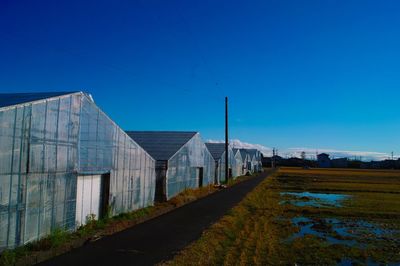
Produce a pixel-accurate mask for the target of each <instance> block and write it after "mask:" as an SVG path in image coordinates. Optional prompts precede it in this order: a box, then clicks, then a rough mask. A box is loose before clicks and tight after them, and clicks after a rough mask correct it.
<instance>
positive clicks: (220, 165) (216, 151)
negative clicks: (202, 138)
mask: <svg viewBox="0 0 400 266" xmlns="http://www.w3.org/2000/svg"><path fill="white" fill-rule="evenodd" d="M206 146H207V149H208V150H209V151H210V153H211V155H212V156H213V158H214V160H215V183H217V184H220V183H223V182H226V178H225V144H224V143H206ZM228 169H229V175H230V176H231V177H233V178H235V177H237V176H239V175H240V173H238V172H237V166H236V159H235V155H234V154H233V151H232V149H231V147H228Z"/></svg>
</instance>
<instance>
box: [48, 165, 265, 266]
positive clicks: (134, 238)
mask: <svg viewBox="0 0 400 266" xmlns="http://www.w3.org/2000/svg"><path fill="white" fill-rule="evenodd" d="M267 175H268V172H264V173H261V174H260V175H259V176H257V177H254V178H252V179H249V180H246V181H244V182H241V183H239V184H236V185H234V186H233V187H230V188H227V189H223V190H221V191H218V192H216V193H213V194H211V195H209V196H207V197H205V198H202V199H200V200H197V201H194V202H192V203H189V204H187V205H185V206H183V207H180V208H177V209H175V210H173V211H171V212H169V213H166V214H164V215H161V216H159V217H156V218H154V219H152V220H149V221H147V222H144V223H141V224H138V225H135V226H133V227H131V228H128V229H126V230H124V231H121V232H118V233H116V234H114V235H110V236H106V237H104V238H101V239H100V240H97V241H95V242H91V243H88V244H86V245H84V246H82V247H79V248H77V249H74V250H72V251H70V252H68V253H65V254H62V255H60V256H58V257H55V258H53V259H50V260H48V261H45V262H43V263H42V264H41V265H154V264H157V263H159V262H162V261H166V260H169V259H172V258H173V256H174V255H175V254H176V253H177V252H179V251H180V250H182V249H183V248H185V247H186V246H187V245H188V244H190V243H191V242H193V241H195V240H197V239H198V238H199V237H200V236H201V233H202V232H203V231H204V230H205V229H207V228H208V227H209V226H210V225H211V224H213V223H215V222H216V221H218V220H219V219H220V218H221V217H222V216H223V215H224V214H225V213H226V212H227V211H228V210H230V209H231V208H232V207H234V206H235V205H236V204H237V203H238V202H240V201H241V200H242V199H243V197H244V196H245V195H246V194H247V193H248V192H250V191H251V190H252V189H253V188H254V187H256V186H257V185H258V184H259V183H260V182H261V181H262V180H263V179H264V178H266V177H267Z"/></svg>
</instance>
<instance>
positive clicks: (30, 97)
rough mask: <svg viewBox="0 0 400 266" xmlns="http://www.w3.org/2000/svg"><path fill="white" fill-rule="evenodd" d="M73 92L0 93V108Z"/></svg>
mask: <svg viewBox="0 0 400 266" xmlns="http://www.w3.org/2000/svg"><path fill="white" fill-rule="evenodd" d="M71 93H75V92H29V93H0V108H1V107H6V106H12V105H17V104H23V103H28V102H33V101H38V100H44V99H47V98H52V97H57V96H62V95H67V94H71Z"/></svg>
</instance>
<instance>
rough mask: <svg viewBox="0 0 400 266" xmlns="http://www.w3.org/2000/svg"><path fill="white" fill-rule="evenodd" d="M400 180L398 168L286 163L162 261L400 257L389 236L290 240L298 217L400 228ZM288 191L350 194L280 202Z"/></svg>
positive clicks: (317, 261)
mask: <svg viewBox="0 0 400 266" xmlns="http://www.w3.org/2000/svg"><path fill="white" fill-rule="evenodd" d="M399 184H400V171H390V170H389V171H381V170H377V171H374V170H372V171H371V170H368V171H367V170H348V169H311V170H305V169H301V168H282V169H280V170H279V172H278V173H276V174H274V175H273V176H271V177H269V178H268V179H266V180H264V181H263V182H262V183H261V184H260V185H259V186H258V187H257V188H256V189H255V190H253V191H252V192H251V193H249V194H248V195H247V197H246V198H245V199H244V200H243V201H242V202H241V203H240V204H239V205H237V206H236V207H235V208H233V209H232V210H231V211H230V212H229V213H228V214H227V215H225V216H224V217H223V218H222V219H221V220H220V221H218V222H217V223H216V224H214V225H212V226H211V227H210V228H209V229H208V230H206V231H205V232H204V233H203V235H202V237H201V238H200V239H199V240H198V241H196V242H194V243H192V244H191V245H190V246H189V247H187V248H186V249H185V250H183V251H182V252H181V253H180V254H178V255H177V256H175V258H174V259H173V260H172V261H169V262H166V263H164V264H166V265H189V264H190V265H294V264H298V265H336V264H337V263H338V262H339V261H340V259H342V258H351V259H353V260H354V261H358V262H361V263H365V262H366V260H367V258H371V259H373V260H374V261H378V262H380V263H387V262H400V253H399V250H400V244H399V242H393V241H391V240H389V239H386V240H382V239H373V238H372V239H369V238H367V240H365V239H364V240H363V241H367V243H366V247H365V248H360V247H358V246H354V247H349V246H344V245H338V244H335V245H332V244H330V243H328V242H326V241H325V240H322V239H319V238H317V237H315V236H312V235H306V236H305V237H302V238H297V239H295V240H294V241H291V242H290V241H287V238H288V236H290V235H292V234H293V232H296V231H297V230H299V228H297V227H295V226H294V225H293V224H292V223H291V218H292V217H295V216H307V217H317V218H318V217H319V218H320V217H332V218H339V219H356V220H357V219H361V220H364V221H369V222H374V223H377V224H380V225H382V227H384V228H391V229H395V230H400V215H399V214H400V194H399V193H400V187H399ZM288 190H289V191H319V192H331V191H335V192H339V193H345V194H349V195H352V198H351V199H350V200H347V201H346V202H344V207H343V208H329V207H318V208H315V207H296V206H293V205H286V204H280V202H281V201H282V197H281V196H280V192H282V191H288ZM397 232H400V231H397ZM396 234H397V235H398V236H399V237H400V233H396ZM394 238H396V236H394Z"/></svg>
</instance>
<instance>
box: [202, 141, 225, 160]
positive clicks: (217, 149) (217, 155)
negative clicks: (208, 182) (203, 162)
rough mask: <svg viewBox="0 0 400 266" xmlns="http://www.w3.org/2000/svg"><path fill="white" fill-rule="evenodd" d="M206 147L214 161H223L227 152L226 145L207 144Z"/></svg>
mask: <svg viewBox="0 0 400 266" xmlns="http://www.w3.org/2000/svg"><path fill="white" fill-rule="evenodd" d="M206 146H207V149H208V150H209V151H210V153H211V155H212V157H213V158H214V160H219V159H221V157H222V154H223V153H224V151H225V143H206Z"/></svg>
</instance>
